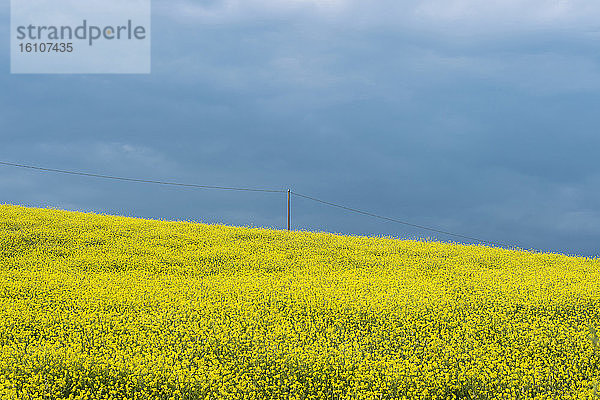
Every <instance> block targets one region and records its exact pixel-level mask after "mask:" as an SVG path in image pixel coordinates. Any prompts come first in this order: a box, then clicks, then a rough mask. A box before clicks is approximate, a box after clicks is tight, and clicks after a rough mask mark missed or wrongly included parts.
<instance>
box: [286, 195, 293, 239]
mask: <svg viewBox="0 0 600 400" xmlns="http://www.w3.org/2000/svg"><path fill="white" fill-rule="evenodd" d="M291 193H292V191H291V190H290V189H288V191H287V194H288V231H289V230H290V227H291V224H290V195H291Z"/></svg>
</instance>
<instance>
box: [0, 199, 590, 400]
mask: <svg viewBox="0 0 600 400" xmlns="http://www.w3.org/2000/svg"><path fill="white" fill-rule="evenodd" d="M599 267H600V261H598V260H590V259H585V258H575V257H567V256H563V255H556V254H533V253H529V252H522V251H511V250H501V249H492V248H488V247H483V246H461V245H451V244H441V243H428V242H417V241H402V240H393V239H384V238H364V237H345V236H337V235H332V234H322V233H306V232H292V233H289V232H286V231H275V230H266V229H250V228H232V227H226V226H209V225H202V224H195V223H184V222H161V221H148V220H140V219H131V218H123V217H108V216H100V215H93V214H83V213H73V212H62V211H54V210H40V209H29V208H23V207H16V206H10V205H5V206H1V205H0V396H1V397H2V398H6V399H11V398H18V399H123V398H129V399H148V398H156V399H171V398H174V399H208V398H210V399H219V398H222V399H238V398H239V399H242V398H243V399H354V398H356V399H392V398H393V399H395V398H406V399H452V398H459V399H495V398H502V399H534V398H535V399H556V398H562V399H569V398H591V397H592V396H594V394H593V390H594V389H593V386H594V382H595V378H596V377H599V376H600V368H599V367H600V364H599V362H598V361H599V357H600V354H598V352H597V351H596V350H595V348H596V347H597V343H596V342H597V341H598V338H597V336H596V335H595V326H596V325H597V322H598V321H599V318H598V317H599V315H600V307H599V306H600V268H599Z"/></svg>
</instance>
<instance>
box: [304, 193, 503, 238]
mask: <svg viewBox="0 0 600 400" xmlns="http://www.w3.org/2000/svg"><path fill="white" fill-rule="evenodd" d="M292 194H293V195H294V196H298V197H302V198H305V199H308V200H312V201H315V202H317V203H322V204H326V205H328V206H331V207H337V208H341V209H343V210H346V211H350V212H354V213H358V214H362V215H367V216H369V217H373V218H379V219H382V220H385V221H390V222H395V223H398V224H402V225H407V226H411V227H413V228H418V229H423V230H426V231H430V232H436V233H441V234H444V235H449V236H454V237H459V238H462V239H467V240H474V241H476V242H480V243H487V244H490V245H493V246H499V247H504V246H503V245H502V244H500V243H498V242H493V241H489V240H483V239H479V238H476V237H472V236H466V235H461V234H459V233H453V232H448V231H443V230H440V229H436V228H431V227H428V226H423V225H417V224H412V223H410V222H406V221H401V220H399V219H396V218H390V217H385V216H383V215H378V214H373V213H371V212H368V211H363V210H358V209H356V208H351V207H347V206H344V205H341V204H336V203H331V202H329V201H325V200H321V199H317V198H316V197H312V196H307V195H305V194H301V193H298V192H292Z"/></svg>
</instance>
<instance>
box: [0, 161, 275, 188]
mask: <svg viewBox="0 0 600 400" xmlns="http://www.w3.org/2000/svg"><path fill="white" fill-rule="evenodd" d="M0 164H1V165H6V166H10V167H18V168H27V169H33V170H36V171H45V172H57V173H60V174H68V175H80V176H90V177H93V178H102V179H112V180H117V181H127V182H137V183H152V184H155V185H168V186H180V187H189V188H199V189H220V190H237V191H246V192H267V193H285V192H286V191H285V190H276V189H257V188H241V187H228V186H210V185H196V184H193V183H178V182H166V181H156V180H150V179H136V178H124V177H121V176H111V175H101V174H91V173H87V172H79V171H67V170H62V169H54V168H42V167H36V166H33V165H25V164H15V163H10V162H5V161H0Z"/></svg>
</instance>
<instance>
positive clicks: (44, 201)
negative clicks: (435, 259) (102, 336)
mask: <svg viewBox="0 0 600 400" xmlns="http://www.w3.org/2000/svg"><path fill="white" fill-rule="evenodd" d="M533 3H535V4H533ZM533 3H531V2H529V3H527V4H526V3H525V2H511V3H510V4H509V5H508V6H502V5H501V4H500V3H498V4H496V3H494V2H485V4H484V2H476V1H470V2H469V1H463V2H459V1H456V2H435V1H430V2H415V3H406V4H405V5H404V6H403V7H404V8H403V9H400V8H399V6H398V5H395V3H394V4H392V3H386V2H380V3H374V4H372V5H367V3H365V4H362V3H353V2H345V1H338V2H335V1H328V2H325V1H312V2H310V1H298V2H290V3H286V4H284V5H283V4H279V3H277V4H276V3H275V2H264V1H263V2H257V1H255V2H239V3H237V2H227V3H224V2H216V1H215V2H174V3H166V2H164V3H163V2H159V3H155V7H154V12H155V16H154V20H153V32H152V40H153V74H152V75H150V76H111V75H100V76H92V75H88V76H69V75H64V76H43V75H37V76H17V75H12V76H11V75H8V74H7V73H5V74H4V75H3V76H2V78H1V79H2V86H3V88H4V92H3V95H2V97H0V106H1V111H0V122H1V123H2V140H3V142H4V143H5V145H4V146H2V149H1V150H0V158H2V159H3V160H13V161H22V162H30V163H34V164H40V165H47V166H53V167H57V168H65V169H66V168H76V169H82V170H88V171H97V172H101V173H111V174H120V175H126V176H134V177H153V178H157V179H173V180H178V181H188V182H196V183H201V184H217V185H240V186H259V187H275V188H282V189H284V188H287V187H292V188H293V189H295V190H297V191H299V192H305V193H307V194H311V195H316V196H318V197H322V198H324V199H326V200H330V201H335V202H341V203H344V204H348V205H350V206H354V207H358V208H364V209H366V210H372V211H375V212H378V213H381V214H385V215H389V216H392V217H397V218H400V219H404V220H407V221H409V222H413V223H418V224H424V225H432V226H436V227H439V228H441V229H444V230H451V231H456V232H458V233H463V234H467V235H473V236H478V237H482V238H485V239H489V240H494V241H499V242H505V243H509V244H518V245H521V246H523V247H526V248H530V247H533V248H537V249H542V250H550V251H561V252H569V253H578V254H584V255H598V254H599V251H598V249H597V243H598V238H599V237H600V211H599V210H598V208H597V204H599V203H598V200H600V189H598V187H600V186H599V185H598V183H600V167H598V164H597V162H596V161H595V160H596V153H597V149H598V148H599V145H600V139H598V135H597V134H596V133H595V130H596V126H597V125H598V119H599V117H597V115H596V114H597V113H596V110H597V108H598V100H599V95H598V90H599V89H600V70H599V68H598V65H599V63H598V61H599V59H598V56H597V45H598V39H599V35H597V34H596V33H595V30H594V22H593V21H592V19H591V18H590V17H589V11H590V10H589V9H588V12H587V13H586V12H583V11H577V10H585V9H586V3H585V2H578V3H577V4H575V3H572V4H571V3H568V4H570V5H571V6H573V7H567V8H564V9H561V8H556V6H552V5H549V4H546V3H545V2H542V1H538V2H533ZM590 4H591V3H590ZM467 5H470V6H471V7H467ZM575 5H578V6H579V8H576V7H574V6H575ZM587 7H588V8H589V7H594V6H592V5H589V4H588V5H587ZM5 28H6V26H3V27H2V29H4V30H5V31H6V29H5ZM3 46H6V44H4V45H3ZM3 50H4V51H3V54H8V49H6V48H4V49H3ZM3 59H4V60H5V65H7V64H8V60H7V59H6V56H4V58H3ZM0 190H1V191H2V193H3V198H2V199H1V200H2V201H5V202H12V203H25V204H30V205H43V206H55V207H64V208H70V209H85V210H95V211H102V212H110V213H122V214H127V215H139V216H145V217H159V218H182V219H186V218H189V219H196V220H203V221H207V222H224V223H230V224H254V225H264V226H273V227H282V226H283V214H284V198H283V196H278V195H257V194H244V195H239V194H233V193H213V192H208V191H193V192H189V191H181V190H172V189H164V188H156V187H145V186H142V185H127V184H120V183H113V182H102V181H96V180H89V179H83V178H72V177H65V176H54V177H50V176H41V175H39V174H32V173H29V172H26V171H15V170H10V169H7V168H6V167H2V168H1V169H0ZM294 223H295V225H296V226H297V227H298V228H305V229H317V230H328V231H335V232H344V233H357V234H391V235H396V236H403V237H415V236H417V237H425V236H432V235H430V234H428V233H426V232H420V231H417V230H413V229H409V228H407V227H404V226H401V225H393V224H389V223H384V222H381V221H377V220H372V219H369V218H366V217H364V216H359V215H352V214H347V213H345V212H342V211H340V210H336V209H331V208H327V207H325V206H322V205H319V204H316V203H311V202H309V201H306V200H302V199H294ZM434 237H437V238H439V239H444V240H448V239H451V238H448V237H443V236H440V235H438V236H434Z"/></svg>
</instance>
